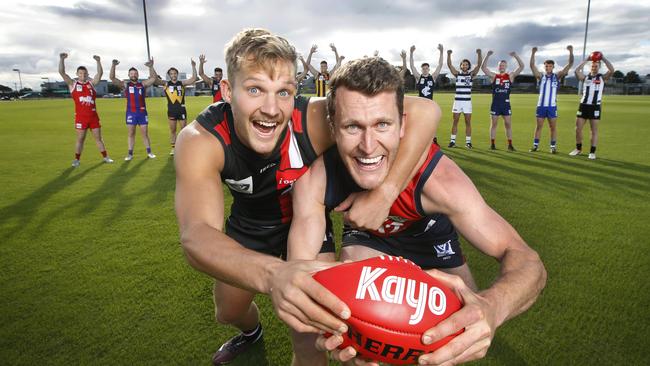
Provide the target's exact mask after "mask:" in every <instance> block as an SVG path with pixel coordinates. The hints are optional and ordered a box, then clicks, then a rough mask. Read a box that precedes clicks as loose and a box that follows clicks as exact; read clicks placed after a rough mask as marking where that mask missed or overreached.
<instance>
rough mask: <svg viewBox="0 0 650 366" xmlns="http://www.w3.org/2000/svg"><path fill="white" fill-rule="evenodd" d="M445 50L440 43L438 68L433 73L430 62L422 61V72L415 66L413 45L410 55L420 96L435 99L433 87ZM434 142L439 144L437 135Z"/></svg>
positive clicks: (412, 70) (412, 71) (440, 68)
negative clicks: (430, 70)
mask: <svg viewBox="0 0 650 366" xmlns="http://www.w3.org/2000/svg"><path fill="white" fill-rule="evenodd" d="M443 50H444V48H443V47H442V44H438V51H439V52H440V56H439V57H438V66H436V69H435V70H434V71H433V73H432V74H430V73H429V69H430V67H429V63H427V62H424V63H422V65H421V71H422V72H421V73H420V72H418V70H417V68H416V67H415V61H414V60H413V53H414V52H415V45H413V46H411V55H410V61H411V73H412V74H413V77H414V78H415V87H416V88H417V89H418V96H420V97H422V98H427V99H431V100H433V87H434V86H435V84H436V80H437V79H438V75H440V70H442V51H443ZM433 143H435V144H436V145H437V144H438V138H437V137H435V136H434V137H433Z"/></svg>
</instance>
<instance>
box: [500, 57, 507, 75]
mask: <svg viewBox="0 0 650 366" xmlns="http://www.w3.org/2000/svg"><path fill="white" fill-rule="evenodd" d="M507 67H508V63H507V62H506V61H504V60H501V61H499V73H501V74H503V73H504V72H506V68H507Z"/></svg>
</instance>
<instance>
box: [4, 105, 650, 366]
mask: <svg viewBox="0 0 650 366" xmlns="http://www.w3.org/2000/svg"><path fill="white" fill-rule="evenodd" d="M452 97H453V96H452V95H451V94H441V95H438V96H437V100H438V102H439V103H440V104H441V106H442V109H443V111H444V120H443V121H442V123H441V127H440V130H439V134H438V135H439V139H440V141H441V143H442V144H443V146H446V144H447V143H448V141H449V140H448V139H449V128H450V125H451V122H450V113H449V111H450V110H451V102H452ZM536 98H537V97H536V96H534V95H514V96H513V97H512V99H513V101H512V104H513V106H514V110H513V113H514V115H513V126H514V127H513V128H514V144H515V146H516V147H517V148H518V149H519V151H518V152H516V153H508V152H506V151H505V149H504V148H505V138H504V137H503V136H504V133H503V126H502V125H501V126H500V129H499V134H498V139H497V146H498V147H499V148H500V150H498V151H495V152H493V151H490V150H488V146H489V140H488V127H489V123H488V121H489V118H488V114H487V110H488V102H489V96H487V95H477V96H475V97H474V134H473V135H474V146H475V149H474V150H472V151H467V150H465V149H464V148H457V149H452V150H450V149H446V148H445V151H446V152H447V153H448V155H449V156H451V157H452V158H453V159H454V160H455V161H456V162H457V163H458V164H459V165H460V166H461V167H462V168H463V169H464V170H465V171H466V172H467V173H468V175H469V176H470V177H471V178H472V179H473V181H474V182H475V184H476V185H477V187H478V189H479V190H480V191H481V193H482V194H483V195H484V197H485V198H486V200H487V201H488V202H489V203H490V204H491V205H492V206H493V207H494V208H495V209H496V210H497V211H498V212H499V213H501V215H502V216H504V217H505V218H506V219H507V220H508V221H510V222H511V223H512V224H513V225H514V226H515V228H517V229H518V231H519V232H520V233H521V235H522V236H523V237H524V239H525V240H526V241H527V242H528V243H529V244H530V245H531V246H532V247H533V248H535V249H536V250H537V251H538V252H539V253H540V255H541V257H542V259H543V261H544V263H545V265H546V268H547V270H548V274H549V277H548V284H547V287H546V289H545V291H544V292H543V294H542V296H541V297H540V298H539V300H538V301H537V303H536V304H535V305H534V307H533V308H532V309H531V310H529V311H528V312H527V313H525V314H523V315H521V316H519V317H518V318H515V319H513V320H511V321H510V322H509V323H507V324H505V325H504V326H503V327H502V328H500V329H499V330H498V332H497V335H496V337H495V339H494V342H493V346H492V347H491V349H490V352H489V354H488V356H487V357H486V359H484V360H483V361H481V362H480V364H485V365H523V364H531V365H568V364H571V365H618V364H625V365H649V364H650V355H649V353H648V350H649V349H650V341H649V339H650V225H649V224H648V220H649V219H650V154H649V153H648V147H647V146H648V141H649V140H650V123H649V122H650V99H649V98H648V97H619V96H609V95H608V96H605V98H604V107H603V116H604V117H603V121H602V123H601V131H600V144H599V145H600V146H599V148H598V160H596V161H589V160H587V159H586V157H585V156H580V157H576V158H572V157H569V156H567V153H568V152H569V151H570V150H571V149H572V148H573V144H574V132H573V130H574V127H573V126H574V117H573V116H574V113H575V110H576V107H577V102H576V101H577V97H576V96H572V95H571V96H567V95H561V96H560V103H559V109H560V119H559V148H560V153H559V154H558V155H551V154H550V153H548V152H547V151H548V149H547V146H548V129H547V128H546V129H545V130H544V135H543V137H542V145H541V146H542V147H543V152H539V153H536V154H531V153H528V152H527V151H528V148H529V147H530V145H531V143H532V134H533V131H534V107H535V103H536ZM209 100H210V99H209V98H207V97H202V98H201V97H196V98H188V101H187V105H188V114H189V115H190V116H195V115H196V114H197V113H198V112H200V111H201V110H202V109H203V107H204V106H205V105H207V104H208V103H209ZM163 102H164V99H162V98H156V99H150V100H149V101H148V104H149V111H150V121H151V123H150V131H151V132H150V134H151V138H152V141H153V150H154V152H155V153H157V154H158V158H156V159H155V160H147V159H146V158H145V154H144V149H143V147H142V143H141V140H140V137H139V136H137V140H136V157H135V159H134V160H133V161H131V162H129V163H125V162H124V161H123V160H122V158H123V157H124V155H125V153H126V128H125V126H124V104H125V102H124V100H122V99H101V100H98V110H99V113H100V116H101V119H102V124H103V132H104V139H105V141H106V144H107V147H108V151H109V153H110V155H111V156H112V157H113V158H114V159H115V164H112V165H104V164H102V163H101V162H100V155H99V153H98V152H97V149H96V147H95V145H94V143H93V141H92V138H90V136H89V139H88V140H87V142H86V148H85V150H84V154H83V156H82V165H81V167H79V168H77V169H72V168H70V163H71V161H72V158H73V147H74V131H73V124H72V122H71V118H72V102H71V101H70V100H43V101H18V102H5V103H1V104H0V171H1V172H2V174H0V192H1V194H0V239H1V242H0V274H1V275H0V294H1V296H0V364H2V365H69V364H72V365H77V364H80V365H207V364H209V360H210V355H211V353H212V352H213V351H214V350H215V348H216V347H218V346H219V345H220V344H221V343H222V342H223V341H225V340H226V339H227V338H229V337H230V336H232V335H233V334H234V331H233V330H231V329H226V328H224V327H220V326H217V325H215V323H214V321H213V305H212V300H211V280H210V279H209V278H207V277H206V276H204V275H202V274H200V273H198V272H196V271H194V270H193V269H192V268H191V267H190V266H189V265H187V264H186V262H185V259H184V257H183V254H182V250H181V248H180V245H179V240H178V228H177V225H176V221H175V215H174V211H173V191H174V167H173V162H172V159H170V157H169V156H168V155H167V154H168V152H169V148H168V138H169V133H168V129H167V122H166V117H165V106H164V103H163ZM588 131H589V130H588V127H587V128H586V130H585V132H586V136H588V133H589V132H588ZM458 135H459V141H460V142H463V138H462V136H463V135H464V127H463V126H462V123H461V127H460V130H459V134H458ZM585 146H588V140H585ZM464 250H465V251H466V253H467V256H468V260H469V264H470V267H471V268H472V269H473V272H474V276H475V277H476V279H477V280H478V283H479V285H480V286H482V287H485V286H488V285H489V284H490V282H491V281H492V280H493V279H494V278H495V276H496V275H497V273H498V264H497V263H495V262H494V261H492V260H490V259H487V258H484V257H483V256H481V255H480V254H478V253H477V252H476V251H474V250H472V249H471V248H469V247H468V246H467V245H465V247H464ZM258 303H259V304H260V305H261V308H262V317H263V319H262V321H263V324H264V326H265V332H266V333H265V338H264V342H263V343H260V344H258V345H257V347H256V348H255V349H254V350H253V351H252V352H251V353H250V354H248V355H246V356H245V357H243V358H242V359H241V360H239V361H238V362H237V363H235V364H237V365H260V364H268V365H287V364H288V363H289V360H290V351H289V350H290V345H289V340H288V332H287V330H286V329H285V328H284V327H283V326H282V324H281V323H280V322H279V321H278V320H277V319H276V318H275V317H274V315H273V312H272V309H271V306H270V302H269V301H268V299H267V298H265V297H261V296H260V297H258Z"/></svg>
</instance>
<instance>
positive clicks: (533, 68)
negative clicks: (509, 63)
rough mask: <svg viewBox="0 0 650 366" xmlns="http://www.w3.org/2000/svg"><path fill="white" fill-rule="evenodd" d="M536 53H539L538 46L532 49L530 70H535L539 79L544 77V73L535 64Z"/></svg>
mask: <svg viewBox="0 0 650 366" xmlns="http://www.w3.org/2000/svg"><path fill="white" fill-rule="evenodd" d="M535 53H537V47H533V49H532V50H531V51H530V70H531V71H532V72H533V76H534V77H535V79H537V80H539V79H541V78H542V74H541V73H540V72H539V69H538V68H537V65H536V64H535Z"/></svg>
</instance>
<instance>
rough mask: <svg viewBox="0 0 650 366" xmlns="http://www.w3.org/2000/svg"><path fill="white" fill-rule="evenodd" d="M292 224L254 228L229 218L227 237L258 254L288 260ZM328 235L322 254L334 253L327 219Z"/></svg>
mask: <svg viewBox="0 0 650 366" xmlns="http://www.w3.org/2000/svg"><path fill="white" fill-rule="evenodd" d="M290 227H291V224H290V223H288V224H282V225H276V226H273V227H260V226H252V225H249V224H247V223H245V222H244V221H243V220H239V219H237V218H235V217H232V216H230V217H228V219H227V220H226V235H228V236H229V237H231V238H232V239H233V240H235V241H237V242H238V243H239V244H241V245H242V246H243V247H244V248H247V249H250V250H254V251H256V252H258V253H263V254H268V255H272V256H274V257H280V258H282V259H286V258H287V241H288V238H289V228H290ZM325 230H326V234H325V237H324V238H323V246H322V247H321V250H320V253H334V252H335V251H336V248H335V246H334V234H333V231H332V220H330V219H329V217H328V218H327V221H326V229H325Z"/></svg>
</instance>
